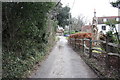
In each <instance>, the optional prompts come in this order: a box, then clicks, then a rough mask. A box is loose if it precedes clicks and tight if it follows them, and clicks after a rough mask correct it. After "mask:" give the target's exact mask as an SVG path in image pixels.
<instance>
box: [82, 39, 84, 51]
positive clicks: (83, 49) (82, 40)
mask: <svg viewBox="0 0 120 80" xmlns="http://www.w3.org/2000/svg"><path fill="white" fill-rule="evenodd" d="M82 46H83V47H82V49H83V53H84V39H82Z"/></svg>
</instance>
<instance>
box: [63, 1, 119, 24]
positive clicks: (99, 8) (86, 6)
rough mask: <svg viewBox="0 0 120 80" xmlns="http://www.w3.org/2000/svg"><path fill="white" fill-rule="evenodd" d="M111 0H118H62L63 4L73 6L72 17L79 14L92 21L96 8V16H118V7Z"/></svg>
mask: <svg viewBox="0 0 120 80" xmlns="http://www.w3.org/2000/svg"><path fill="white" fill-rule="evenodd" d="M111 1H116V0H75V3H74V0H61V2H62V4H63V6H65V5H69V7H70V8H72V6H73V3H74V6H73V8H72V10H71V11H70V12H71V14H72V17H77V16H79V15H82V16H85V17H86V18H87V20H89V21H90V22H91V19H92V17H93V16H94V13H93V12H94V9H96V16H97V17H102V16H118V9H117V8H114V7H112V5H111V4H110V2H111Z"/></svg>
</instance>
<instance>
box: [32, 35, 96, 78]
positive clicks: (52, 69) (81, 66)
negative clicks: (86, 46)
mask: <svg viewBox="0 0 120 80" xmlns="http://www.w3.org/2000/svg"><path fill="white" fill-rule="evenodd" d="M60 38H61V39H60V41H58V42H57V44H56V46H55V47H54V49H53V50H52V52H51V53H50V55H49V56H48V58H47V59H46V60H45V61H43V62H42V63H41V66H40V67H39V69H38V70H37V71H36V73H33V74H32V75H31V77H30V78H96V75H95V74H94V72H93V71H92V70H91V69H90V68H89V67H88V66H87V65H86V64H85V62H84V61H83V60H82V59H81V57H80V56H79V55H78V54H77V53H75V52H74V51H73V50H72V49H71V48H70V47H69V46H68V45H67V40H66V39H65V38H64V37H62V36H61V37H60Z"/></svg>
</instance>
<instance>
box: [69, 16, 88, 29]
mask: <svg viewBox="0 0 120 80" xmlns="http://www.w3.org/2000/svg"><path fill="white" fill-rule="evenodd" d="M84 18H85V17H83V16H78V17H77V18H75V17H74V18H71V29H72V30H75V31H80V30H81V27H82V26H84V25H85V23H86V22H85V21H84Z"/></svg>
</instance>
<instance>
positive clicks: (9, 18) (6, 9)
mask: <svg viewBox="0 0 120 80" xmlns="http://www.w3.org/2000/svg"><path fill="white" fill-rule="evenodd" d="M54 5H55V3H52V2H37V3H33V2H27V3H26V2H11V3H10V2H3V3H2V27H3V29H2V47H3V50H2V51H3V65H2V68H3V75H2V76H3V77H5V78H6V77H9V78H13V77H17V78H18V77H19V78H20V77H25V76H24V74H25V72H26V71H29V70H30V69H32V67H33V65H34V64H35V62H37V61H39V60H40V59H41V58H42V56H43V55H44V53H45V52H46V46H47V45H48V44H49V43H48V41H50V40H49V37H53V35H51V36H50V35H49V33H48V31H47V29H48V27H51V28H53V30H54V28H55V27H54V26H55V25H54V24H55V23H53V25H51V26H48V25H47V22H48V21H47V20H48V16H47V13H48V12H49V11H50V10H52V8H53V6H54ZM53 32H54V31H53ZM51 41H52V40H51ZM48 47H49V46H48Z"/></svg>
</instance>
